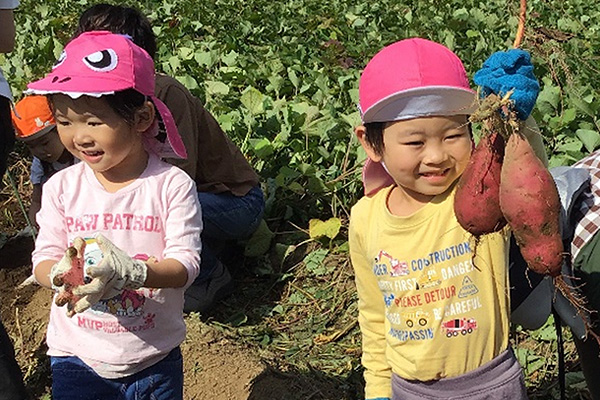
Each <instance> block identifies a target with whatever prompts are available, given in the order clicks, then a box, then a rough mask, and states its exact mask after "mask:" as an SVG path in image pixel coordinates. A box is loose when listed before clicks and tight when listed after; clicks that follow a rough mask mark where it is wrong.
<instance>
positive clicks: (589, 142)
mask: <svg viewBox="0 0 600 400" xmlns="http://www.w3.org/2000/svg"><path fill="white" fill-rule="evenodd" d="M575 135H577V137H578V138H579V140H581V143H583V145H584V146H585V149H586V150H587V151H588V152H590V153H591V152H593V151H594V150H595V149H596V146H598V144H600V134H599V133H598V132H597V131H593V130H589V129H577V130H576V131H575Z"/></svg>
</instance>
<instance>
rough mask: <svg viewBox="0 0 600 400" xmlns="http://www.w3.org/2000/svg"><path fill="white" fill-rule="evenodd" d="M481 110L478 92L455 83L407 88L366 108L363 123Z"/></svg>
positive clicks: (459, 113) (468, 112) (467, 113)
mask: <svg viewBox="0 0 600 400" xmlns="http://www.w3.org/2000/svg"><path fill="white" fill-rule="evenodd" d="M476 109H477V94H476V93H475V91H473V90H470V89H464V88H459V87H454V86H427V87H419V88H415V89H409V90H403V91H402V92H399V93H394V94H392V95H390V96H388V97H386V98H383V99H381V100H380V101H378V102H377V103H375V104H373V105H372V106H371V107H370V108H369V109H367V110H364V113H363V114H362V116H361V118H362V121H363V123H369V122H390V121H400V120H404V119H412V118H419V117H426V116H449V115H470V114H472V113H473V112H474V111H475V110H476Z"/></svg>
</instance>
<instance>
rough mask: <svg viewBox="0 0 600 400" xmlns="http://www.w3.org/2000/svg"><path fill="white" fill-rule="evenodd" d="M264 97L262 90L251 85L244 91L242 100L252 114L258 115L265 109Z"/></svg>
mask: <svg viewBox="0 0 600 400" xmlns="http://www.w3.org/2000/svg"><path fill="white" fill-rule="evenodd" d="M263 97H264V96H263V94H262V93H261V92H259V91H258V90H257V89H255V88H253V87H252V86H250V87H249V88H248V89H246V90H245V91H244V93H243V94H242V97H241V98H240V101H241V102H242V104H243V105H244V107H246V108H247V109H248V111H250V113H251V114H252V115H257V114H260V113H262V112H263V111H264V107H263Z"/></svg>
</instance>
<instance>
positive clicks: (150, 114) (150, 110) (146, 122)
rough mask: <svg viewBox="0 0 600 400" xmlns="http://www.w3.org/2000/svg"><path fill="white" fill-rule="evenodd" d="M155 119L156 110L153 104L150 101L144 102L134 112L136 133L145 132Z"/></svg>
mask: <svg viewBox="0 0 600 400" xmlns="http://www.w3.org/2000/svg"><path fill="white" fill-rule="evenodd" d="M155 117H156V110H155V108H154V104H152V102H151V101H146V102H145V103H144V105H143V106H141V107H140V108H139V109H138V110H137V111H136V112H135V127H136V130H137V131H138V132H145V131H146V130H147V129H148V128H150V126H152V124H153V123H154V118H155Z"/></svg>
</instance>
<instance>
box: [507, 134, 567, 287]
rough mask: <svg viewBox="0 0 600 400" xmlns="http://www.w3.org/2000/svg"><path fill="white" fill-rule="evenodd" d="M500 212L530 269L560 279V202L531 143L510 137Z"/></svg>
mask: <svg viewBox="0 0 600 400" xmlns="http://www.w3.org/2000/svg"><path fill="white" fill-rule="evenodd" d="M500 182H501V183H500V208H501V210H502V213H503V214H504V217H505V218H506V220H507V221H508V224H509V226H510V228H511V230H512V232H513V234H514V235H515V239H516V240H517V244H518V245H519V248H520V249H521V254H522V255H523V258H524V259H525V261H526V262H527V264H528V265H529V267H530V268H531V269H532V270H533V271H535V272H537V273H539V274H544V275H550V276H552V277H556V276H558V275H559V274H560V271H561V266H562V263H563V244H562V239H561V236H560V226H559V224H560V222H559V216H560V209H561V206H560V198H559V196H558V191H557V190H556V185H555V184H554V180H553V179H552V176H551V175H550V172H549V171H548V170H547V169H546V167H545V166H544V165H543V164H542V162H541V161H540V160H539V158H537V156H536V155H535V153H534V152H533V149H532V148H531V146H530V144H529V142H528V141H527V139H525V138H524V137H523V136H522V135H521V134H518V133H514V134H512V135H510V137H509V139H508V141H507V144H506V149H505V157H504V163H503V165H502V174H501V180H500Z"/></svg>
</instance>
